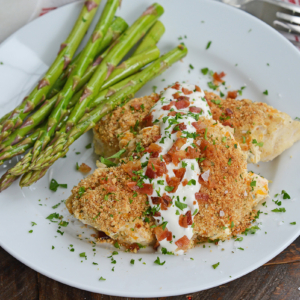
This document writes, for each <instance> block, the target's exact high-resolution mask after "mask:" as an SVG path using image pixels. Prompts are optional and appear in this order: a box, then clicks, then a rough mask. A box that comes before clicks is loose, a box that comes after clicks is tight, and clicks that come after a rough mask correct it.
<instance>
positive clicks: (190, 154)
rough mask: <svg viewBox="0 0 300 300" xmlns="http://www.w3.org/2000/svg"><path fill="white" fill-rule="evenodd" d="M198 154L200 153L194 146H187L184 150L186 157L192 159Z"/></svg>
mask: <svg viewBox="0 0 300 300" xmlns="http://www.w3.org/2000/svg"><path fill="white" fill-rule="evenodd" d="M199 155H200V152H199V151H197V149H196V148H194V147H188V149H187V151H186V158H189V159H194V158H197V157H199Z"/></svg>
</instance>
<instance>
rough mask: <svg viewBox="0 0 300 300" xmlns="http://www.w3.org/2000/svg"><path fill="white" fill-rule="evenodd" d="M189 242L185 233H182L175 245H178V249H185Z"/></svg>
mask: <svg viewBox="0 0 300 300" xmlns="http://www.w3.org/2000/svg"><path fill="white" fill-rule="evenodd" d="M189 244H190V240H189V239H188V237H187V236H186V235H184V236H183V237H182V238H180V239H179V240H178V241H176V242H175V245H176V246H177V247H178V249H179V250H187V249H188V246H189Z"/></svg>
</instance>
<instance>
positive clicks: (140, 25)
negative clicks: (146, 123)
mask: <svg viewBox="0 0 300 300" xmlns="http://www.w3.org/2000/svg"><path fill="white" fill-rule="evenodd" d="M163 12H164V9H163V7H162V6H160V5H159V4H157V3H154V4H153V5H152V6H150V7H149V8H148V9H147V10H146V11H145V12H144V13H143V14H142V16H141V17H139V18H138V19H137V20H136V21H135V22H134V24H133V25H132V26H131V27H129V28H128V29H127V30H126V31H125V32H124V33H123V34H122V35H121V36H120V37H119V38H118V39H117V40H116V45H115V46H114V47H112V49H111V50H110V51H109V52H108V54H107V56H106V57H105V58H104V59H103V60H102V62H101V63H100V65H99V66H98V67H97V70H96V71H95V73H94V75H93V76H92V78H91V79H90V81H89V82H88V83H87V85H86V87H85V88H84V90H83V93H82V95H81V97H80V99H79V101H78V102H77V103H76V105H75V108H74V109H73V110H72V112H71V115H70V119H69V120H68V122H67V128H66V130H67V131H69V130H71V128H72V127H73V126H74V125H75V123H74V121H73V120H75V119H76V118H77V114H81V113H82V112H83V111H84V109H85V108H86V106H88V104H89V103H90V102H91V100H92V99H93V98H94V97H95V96H96V95H97V94H98V92H99V90H100V88H101V86H102V85H103V83H104V81H105V80H106V79H107V78H108V77H109V76H110V74H111V72H112V71H113V69H114V68H115V67H116V66H117V65H118V63H119V62H120V61H121V60H122V58H123V57H124V56H125V55H126V54H127V53H128V51H129V50H130V49H131V48H132V47H133V45H134V44H136V43H137V41H138V40H139V39H140V38H141V37H142V36H144V34H145V32H146V31H147V30H148V29H149V28H150V27H151V26H152V25H153V24H154V23H155V22H156V20H157V19H158V18H159V17H160V16H161V15H162V14H163Z"/></svg>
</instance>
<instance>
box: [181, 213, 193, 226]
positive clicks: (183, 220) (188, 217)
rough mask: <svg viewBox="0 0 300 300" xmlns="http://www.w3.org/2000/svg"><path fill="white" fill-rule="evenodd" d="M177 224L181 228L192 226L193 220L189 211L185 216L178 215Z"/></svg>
mask: <svg viewBox="0 0 300 300" xmlns="http://www.w3.org/2000/svg"><path fill="white" fill-rule="evenodd" d="M178 223H179V225H180V226H181V227H183V228H188V225H192V224H193V219H192V213H191V211H190V210H189V211H187V212H186V214H185V215H180V216H179V221H178Z"/></svg>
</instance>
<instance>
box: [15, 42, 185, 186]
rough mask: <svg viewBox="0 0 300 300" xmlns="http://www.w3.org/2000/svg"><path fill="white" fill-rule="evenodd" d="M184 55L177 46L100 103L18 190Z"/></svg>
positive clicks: (44, 157)
mask: <svg viewBox="0 0 300 300" xmlns="http://www.w3.org/2000/svg"><path fill="white" fill-rule="evenodd" d="M186 54H187V48H186V47H184V46H183V45H180V46H178V47H177V48H175V49H173V50H172V51H170V52H168V53H167V54H165V55H163V56H162V57H161V58H160V59H158V60H156V61H155V62H154V63H153V64H151V65H149V66H148V67H147V68H145V69H144V70H143V71H141V72H140V73H138V74H136V75H135V76H134V78H133V80H132V82H133V84H132V85H128V86H127V87H125V88H124V89H121V90H119V91H118V92H116V93H115V94H114V95H113V96H111V97H110V98H108V99H106V100H105V101H103V102H102V103H101V104H100V105H98V106H97V107H96V108H95V109H94V110H93V111H92V112H91V113H90V114H88V115H86V116H85V117H83V118H82V119H81V120H80V122H79V123H78V124H77V125H76V126H75V127H74V128H73V129H72V130H71V131H69V132H68V133H65V134H63V135H61V136H60V138H59V139H58V140H57V141H56V142H55V143H54V144H53V145H51V146H50V147H48V148H47V149H46V150H45V151H43V152H42V153H41V155H40V157H39V159H38V160H37V161H38V164H36V165H35V169H39V170H37V171H35V172H32V173H31V175H30V176H29V175H26V176H23V177H22V179H21V182H20V186H29V185H31V184H32V183H34V182H35V181H36V180H38V179H39V178H41V172H42V173H43V174H45V172H44V171H45V168H49V167H50V166H51V165H52V164H53V163H54V162H55V161H56V160H57V159H59V158H60V157H62V156H64V155H65V154H66V152H68V148H69V146H70V145H71V144H72V143H73V142H74V141H75V140H77V139H78V138H79V137H80V136H81V135H82V134H83V133H85V132H86V131H88V130H89V129H91V128H93V127H94V126H95V125H96V123H97V122H98V121H99V120H100V119H101V118H102V117H104V116H105V115H106V114H108V113H110V112H111V111H112V110H113V109H114V108H115V107H116V106H118V105H119V104H121V103H124V102H126V101H128V100H129V99H131V98H132V97H133V96H134V94H135V93H136V92H137V91H138V90H139V89H140V88H141V87H142V86H143V85H145V84H146V83H147V82H148V81H149V80H151V79H153V78H154V77H156V76H158V75H159V74H161V73H162V72H164V71H165V70H166V69H167V68H168V67H169V66H170V65H172V64H173V63H175V62H176V61H178V60H179V59H181V58H183V57H184V56H185V55H186ZM29 177H30V178H29Z"/></svg>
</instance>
